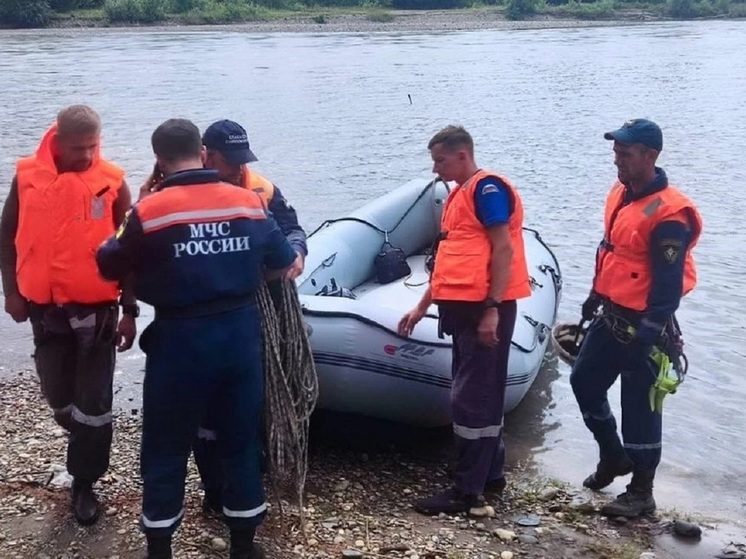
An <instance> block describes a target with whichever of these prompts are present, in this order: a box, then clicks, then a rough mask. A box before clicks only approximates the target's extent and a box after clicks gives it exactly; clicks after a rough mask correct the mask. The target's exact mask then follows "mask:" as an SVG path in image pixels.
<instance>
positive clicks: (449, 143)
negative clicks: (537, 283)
mask: <svg viewBox="0 0 746 559" xmlns="http://www.w3.org/2000/svg"><path fill="white" fill-rule="evenodd" d="M428 148H429V149H430V154H431V156H432V159H433V172H435V173H437V174H438V175H440V177H442V178H443V179H444V180H447V181H455V182H456V183H457V186H456V188H455V189H453V190H452V191H451V193H450V195H449V197H448V200H447V202H446V205H445V208H444V210H443V217H442V220H441V240H440V242H439V245H438V248H437V253H436V256H435V266H434V269H433V273H432V277H431V280H430V286H429V288H428V289H427V291H426V292H425V295H424V296H423V297H422V300H421V301H420V302H419V304H418V305H417V306H416V307H415V308H414V309H412V310H411V311H409V312H408V313H407V314H406V315H404V317H403V318H402V319H401V321H400V322H399V333H400V334H401V335H404V336H408V335H410V334H411V333H412V330H413V329H414V327H415V325H416V324H417V323H418V322H419V321H420V320H421V319H422V317H423V316H424V315H425V313H426V311H427V309H428V307H429V306H430V304H431V303H433V302H435V303H436V304H437V305H438V307H439V311H440V320H441V328H442V330H443V331H444V332H445V333H447V334H450V335H451V336H452V338H453V367H452V370H453V385H452V388H451V403H452V415H453V431H454V434H455V440H456V449H457V462H456V466H455V470H454V476H453V477H454V485H453V487H451V488H450V489H448V490H447V491H445V492H443V493H440V494H437V495H434V496H432V497H429V498H426V499H422V500H420V501H418V502H417V503H415V509H416V510H417V511H419V512H421V513H423V514H432V515H435V514H439V513H441V512H442V513H447V514H449V513H450V514H453V513H458V512H468V511H469V509H470V508H472V507H475V506H480V505H481V504H482V503H483V502H484V498H483V496H482V495H483V493H484V492H485V491H488V492H490V491H492V492H495V493H498V494H499V493H501V492H502V490H503V489H504V487H505V476H504V472H503V466H504V463H505V445H504V443H503V439H502V423H503V405H504V400H505V383H506V380H507V372H508V355H509V352H510V343H511V339H512V337H513V327H514V325H515V318H516V300H517V299H521V298H523V297H528V296H529V295H530V294H531V287H530V283H529V276H528V271H527V269H526V258H525V254H524V248H523V236H522V226H523V204H522V203H521V198H520V197H519V195H518V192H517V191H516V189H515V187H514V186H513V185H512V184H511V183H510V181H508V179H506V178H505V177H503V176H500V175H497V174H495V173H492V172H489V171H484V170H482V169H480V168H479V167H477V164H476V162H475V161H474V142H473V140H472V138H471V136H470V135H469V133H468V132H467V131H466V130H464V129H463V128H462V127H456V126H448V127H446V128H444V129H443V130H441V131H440V132H438V133H437V134H436V135H435V136H433V138H432V139H431V140H430V143H429V144H428Z"/></svg>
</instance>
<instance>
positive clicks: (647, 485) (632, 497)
mask: <svg viewBox="0 0 746 559" xmlns="http://www.w3.org/2000/svg"><path fill="white" fill-rule="evenodd" d="M654 477H655V470H652V471H639V470H638V471H635V472H634V473H633V474H632V481H631V482H630V484H629V485H628V486H627V491H625V492H624V493H622V494H621V495H619V496H618V497H617V498H616V499H615V500H614V501H612V502H611V503H609V504H607V505H604V506H603V507H602V508H601V514H603V515H605V516H624V517H626V518H635V517H637V516H641V515H644V514H650V513H653V512H655V499H653V478H654Z"/></svg>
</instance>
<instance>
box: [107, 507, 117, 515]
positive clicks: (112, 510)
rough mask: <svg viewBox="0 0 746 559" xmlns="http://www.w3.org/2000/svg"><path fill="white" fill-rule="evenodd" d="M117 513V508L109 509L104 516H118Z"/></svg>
mask: <svg viewBox="0 0 746 559" xmlns="http://www.w3.org/2000/svg"><path fill="white" fill-rule="evenodd" d="M117 512H119V511H118V510H117V509H116V508H115V507H109V508H108V509H106V512H105V513H104V514H106V516H114V515H116V514H117Z"/></svg>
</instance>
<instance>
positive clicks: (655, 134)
mask: <svg viewBox="0 0 746 559" xmlns="http://www.w3.org/2000/svg"><path fill="white" fill-rule="evenodd" d="M604 138H606V139H607V140H616V141H617V142H620V143H622V144H642V145H644V146H647V147H649V148H652V149H654V150H656V151H661V150H662V149H663V133H662V132H661V129H660V127H659V126H658V125H657V124H656V123H655V122H653V121H652V120H647V119H644V118H635V119H632V120H628V121H627V122H625V123H624V124H622V127H621V128H620V129H619V130H614V131H613V132H607V133H606V134H604Z"/></svg>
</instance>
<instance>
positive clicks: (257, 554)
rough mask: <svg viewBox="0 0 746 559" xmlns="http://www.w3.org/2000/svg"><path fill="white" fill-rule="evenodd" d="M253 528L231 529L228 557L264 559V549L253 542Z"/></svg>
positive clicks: (233, 558)
mask: <svg viewBox="0 0 746 559" xmlns="http://www.w3.org/2000/svg"><path fill="white" fill-rule="evenodd" d="M255 533H256V529H255V528H247V529H245V530H231V553H230V559H264V551H263V550H262V548H261V547H260V546H259V545H258V544H256V543H254V534H255Z"/></svg>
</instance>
